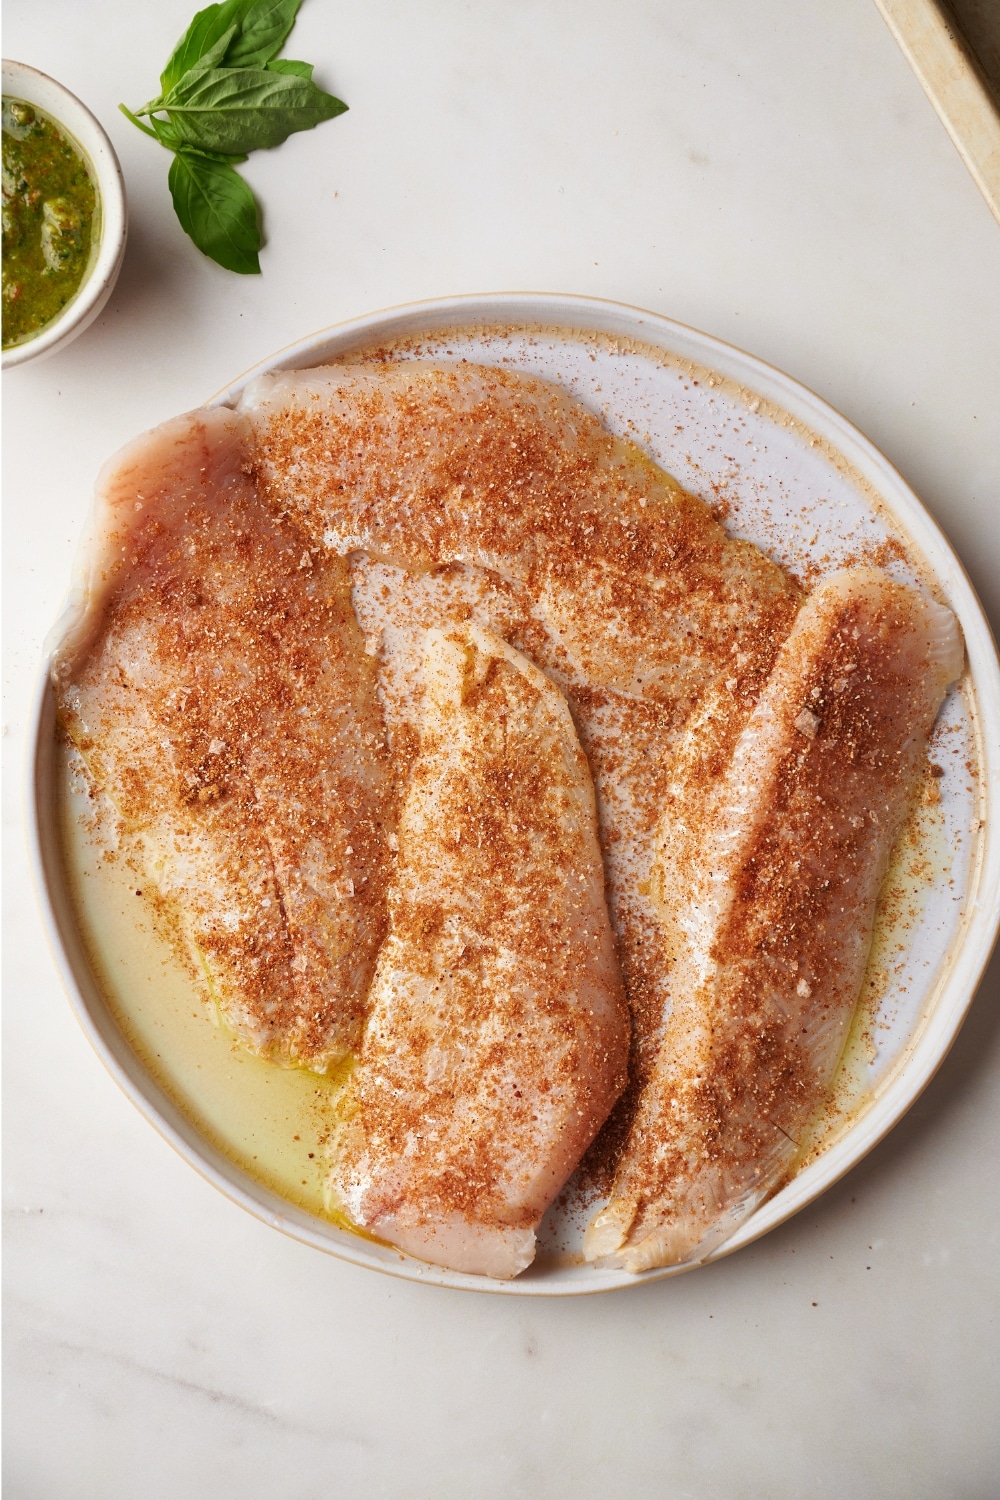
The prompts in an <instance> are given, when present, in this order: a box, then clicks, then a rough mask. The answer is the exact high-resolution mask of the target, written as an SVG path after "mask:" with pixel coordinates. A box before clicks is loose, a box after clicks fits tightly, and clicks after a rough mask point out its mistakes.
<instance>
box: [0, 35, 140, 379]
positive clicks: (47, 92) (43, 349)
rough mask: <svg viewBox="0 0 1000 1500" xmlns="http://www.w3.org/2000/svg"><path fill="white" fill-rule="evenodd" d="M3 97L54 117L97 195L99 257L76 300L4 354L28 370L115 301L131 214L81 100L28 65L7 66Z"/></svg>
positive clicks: (112, 160) (109, 154)
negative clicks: (110, 300)
mask: <svg viewBox="0 0 1000 1500" xmlns="http://www.w3.org/2000/svg"><path fill="white" fill-rule="evenodd" d="M3 92H4V94H5V95H8V96H10V97H12V98H14V99H23V100H24V101H25V103H27V104H34V105H36V106H37V107H38V108H39V109H41V110H43V111H44V112H45V114H47V115H49V116H51V118H52V119H53V120H55V122H56V124H57V125H59V126H60V128H61V129H62V130H63V131H65V133H66V134H67V135H68V136H69V137H70V138H71V140H72V142H73V144H74V145H75V146H76V148H77V149H78V150H79V152H80V154H81V155H82V156H83V158H84V161H85V162H86V163H87V166H88V168H89V169H90V175H91V178H92V180H93V182H94V185H95V187H96V189H97V218H96V223H97V233H98V244H97V253H96V254H92V255H91V259H90V266H89V267H88V269H87V272H86V275H85V276H84V279H83V282H82V283H81V285H80V288H79V290H78V291H77V293H76V295H75V296H74V297H72V298H71V299H70V301H69V302H67V304H66V306H65V307H64V308H63V310H62V312H61V313H60V314H59V316H58V317H56V318H53V319H52V321H51V323H46V324H45V326H44V327H43V328H41V329H40V330H39V332H38V333H36V334H35V335H34V337H33V338H29V339H25V341H24V343H23V344H15V345H13V347H12V348H10V349H4V351H3V368H4V369H5V370H6V369H9V368H11V367H12V366H13V365H23V364H27V362H28V360H29V359H47V358H48V356H49V355H50V354H54V353H55V351H56V350H57V349H62V348H63V347H64V346H65V345H66V344H68V343H70V342H71V341H72V340H73V339H75V338H76V337H77V335H78V334H81V333H82V332H83V330H84V329H85V328H87V327H89V326H90V324H91V323H92V322H93V321H94V319H95V318H96V317H97V315H98V313H99V312H100V311H101V310H102V308H103V307H104V305H105V303H106V302H107V300H108V298H109V297H110V296H111V292H112V289H113V287H114V284H115V282H116V281H117V280H118V272H119V271H120V270H121V265H122V260H123V259H124V257H125V238H126V235H127V233H128V215H127V212H126V208H125V183H124V180H123V178H122V169H121V167H120V166H119V163H118V158H117V156H116V155H115V149H114V147H113V146H112V144H111V142H110V141H109V140H108V137H107V135H106V134H105V132H104V130H103V128H102V127H101V126H100V125H99V124H98V122H97V120H95V118H94V116H93V115H92V114H91V113H90V110H89V109H88V108H87V107H86V105H85V104H81V103H80V100H79V99H78V98H77V97H76V95H75V94H71V93H70V91H69V89H66V88H63V86H62V84H61V83H56V81H55V79H54V78H49V76H48V75H47V74H46V73H39V71H38V69H37V68H29V67H28V66H27V65H26V64H25V63H19V62H10V61H8V59H6V58H4V62H3Z"/></svg>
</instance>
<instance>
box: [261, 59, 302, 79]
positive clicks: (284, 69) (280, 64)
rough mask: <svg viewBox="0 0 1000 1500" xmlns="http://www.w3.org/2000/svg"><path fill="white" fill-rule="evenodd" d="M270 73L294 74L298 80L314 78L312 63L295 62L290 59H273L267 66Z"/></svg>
mask: <svg viewBox="0 0 1000 1500" xmlns="http://www.w3.org/2000/svg"><path fill="white" fill-rule="evenodd" d="M267 71H268V72H269V73H294V75H295V77H296V78H311V77H312V76H313V65H312V63H304V62H295V61H294V60H293V59H292V58H290V57H272V59H271V61H270V62H269V63H268V64H267Z"/></svg>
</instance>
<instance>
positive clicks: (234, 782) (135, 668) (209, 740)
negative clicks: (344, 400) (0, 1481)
mask: <svg viewBox="0 0 1000 1500" xmlns="http://www.w3.org/2000/svg"><path fill="white" fill-rule="evenodd" d="M246 437H247V433H246V426H245V423H244V422H243V421H242V419H240V418H239V417H237V416H236V415H234V414H233V413H232V412H227V411H222V410H206V411H202V412H196V413H193V414H192V415H190V416H186V417H180V418H178V419H177V420H176V421H173V422H168V423H166V424H165V425H164V426H163V427H160V428H158V429H157V430H156V431H155V432H152V433H149V434H147V435H146V436H145V437H142V438H140V439H138V440H137V441H136V442H135V443H133V444H131V445H130V446H129V447H128V448H126V449H125V450H124V451H123V452H122V453H121V454H119V455H118V457H117V458H116V459H114V460H112V462H111V464H110V465H109V466H108V467H107V468H106V469H105V471H104V473H103V475H102V476H101V479H100V481H99V485H98V497H97V509H96V514H95V522H94V526H93V530H92V537H91V540H90V543H89V545H88V546H87V547H86V549H85V551H84V554H83V559H82V568H81V576H80V578H79V580H78V587H77V591H76V597H75V601H74V607H73V611H72V614H71V618H70V620H69V622H68V624H66V625H64V626H63V633H62V638H61V644H60V646H59V647H58V649H57V651H56V654H55V657H54V662H53V676H54V681H55V685H56V692H57V698H58V709H59V716H60V719H61V722H62V724H63V726H64V728H65V730H66V731H67V732H68V734H69V735H70V736H71V738H72V740H73V741H74V742H75V744H76V745H77V746H78V748H79V749H80V751H81V752H82V754H83V756H84V759H85V761H86V764H87V766H88V767H89V770H90V773H91V775H92V777H93V779H94V781H95V782H96V783H97V785H98V787H99V788H100V789H101V790H102V791H103V792H104V793H105V794H106V796H107V797H108V798H109V799H110V800H111V802H112V803H113V804H114V806H115V807H116V808H117V810H118V813H119V815H120V817H121V819H122V822H123V824H124V826H125V828H126V830H127V831H128V834H129V848H130V849H131V850H132V854H131V856H130V857H131V858H132V860H133V863H134V865H135V868H136V870H137V873H138V875H139V876H140V877H141V885H139V883H138V881H137V888H138V889H141V890H143V892H144V893H145V895H146V896H147V898H148V899H151V900H153V901H154V902H155V904H156V905H157V906H158V907H159V911H160V917H161V920H162V922H163V923H164V924H165V925H166V926H167V927H168V928H169V930H170V931H171V932H172V933H173V935H174V936H175V938H177V940H178V941H179V944H180V946H181V947H182V948H183V949H184V950H186V952H187V953H188V955H189V956H190V958H191V960H192V963H193V966H194V968H195V970H196V972H197V973H198V975H199V977H200V978H201V979H202V981H203V983H204V984H205V985H206V986H207V988H208V991H209V993H210V995H211V997H212V999H213V1000H214V1001H215V1003H216V1005H217V1007H218V1010H219V1012H220V1013H221V1015H222V1016H223V1017H224V1018H225V1020H226V1021H227V1022H228V1023H229V1024H230V1025H231V1026H232V1027H233V1029H234V1030H235V1031H236V1032H237V1033H238V1035H239V1036H240V1038H241V1039H242V1040H243V1041H244V1042H245V1043H246V1044H247V1045H248V1046H250V1047H252V1048H253V1049H254V1050H255V1051H258V1052H260V1053H262V1054H264V1055H266V1056H268V1057H271V1058H273V1059H275V1060H276V1061H280V1062H284V1063H296V1064H304V1065H306V1066H308V1067H310V1068H314V1069H317V1070H320V1071H322V1070H324V1069H327V1068H328V1067H330V1066H331V1065H332V1064H334V1063H336V1062H337V1061H338V1060H339V1059H341V1058H342V1057H343V1056H344V1055H345V1054H346V1053H348V1052H351V1051H353V1050H354V1049H355V1048H356V1047H357V1046H358V1044H359V1042H360V1038H361V1033H362V1028H363V1024H364V1017H365V1014H366V1002H367V992H368V986H369V983H370V980H371V975H372V972H373V969H374V965H375V957H376V954H377V952H378V948H379V945H380V943H381V941H382V938H383V936H384V933H385V931H386V926H387V914H386V909H385V889H386V886H387V883H388V878H389V869H390V865H391V854H390V851H389V849H388V845H387V837H388V835H389V834H391V831H392V825H393V819H394V791H393V782H392V778H391V776H390V774H389V766H388V759H387V754H386V749H385V744H384V731H383V725H382V717H381V711H380V709H379V707H378V703H377V699H376V695H375V675H374V674H375V668H374V663H373V662H372V660H371V658H370V657H368V656H367V655H366V654H365V651H364V641H363V637H362V635H361V632H360V631H359V629H358V626H357V622H356V620H355V617H354V613H353V610H352V608H351V603H350V591H349V579H348V565H347V563H346V561H345V560H344V559H342V558H340V557H337V556H336V555H335V554H332V553H330V552H328V551H326V550H325V549H322V548H320V549H316V548H314V547H311V546H310V544H309V542H308V539H307V538H305V537H304V536H303V535H302V533H301V532H300V531H299V530H298V528H297V527H296V526H295V525H294V524H293V523H291V522H290V521H288V520H287V518H281V517H278V516H276V515H275V514H274V513H273V512H272V511H271V510H269V509H268V508H266V507H265V506H264V505H262V504H261V502H260V500H259V498H258V496H257V493H256V490H255V487H254V485H253V483H252V481H251V479H250V478H249V477H248V474H247V472H246V471H247V467H248V465H247V454H246V449H245V440H246Z"/></svg>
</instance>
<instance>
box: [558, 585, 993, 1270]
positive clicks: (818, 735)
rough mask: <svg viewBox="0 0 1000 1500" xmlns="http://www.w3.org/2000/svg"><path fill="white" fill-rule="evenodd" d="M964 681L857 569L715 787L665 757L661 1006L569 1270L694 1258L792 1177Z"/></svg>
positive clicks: (784, 661)
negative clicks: (939, 738) (947, 714)
mask: <svg viewBox="0 0 1000 1500" xmlns="http://www.w3.org/2000/svg"><path fill="white" fill-rule="evenodd" d="M962 661H963V648H962V641H961V637H960V634H959V630H958V627H957V625H956V622H955V619H954V617H953V615H952V614H951V612H950V611H949V610H947V609H945V608H944V607H942V606H941V605H938V604H935V603H933V602H932V601H930V600H929V599H927V598H926V597H925V596H924V595H922V594H921V593H919V592H917V590H916V589H914V588H910V587H907V586H905V585H903V584H899V583H895V582H893V581H892V580H891V579H889V577H888V576H887V575H886V574H884V573H881V572H879V571H877V570H874V569H863V568H862V569H854V570H849V571H844V572H841V573H835V574H832V575H831V576H830V577H829V578H827V579H826V580H825V581H824V582H823V583H822V584H821V585H820V586H819V587H818V588H817V589H816V590H815V592H814V593H813V594H812V595H811V596H810V598H809V600H808V601H807V603H806V604H805V606H804V607H803V609H802V611H801V613H800V614H799V616H798V619H797V621H796V623H795V626H794V628H793V630H792V631H791V633H790V635H789V637H788V639H787V640H786V642H785V644H784V646H783V647H782V650H781V652H780V654H779V656H778V660H777V663H776V665H775V668H774V671H773V673H772V675H771V677H770V679H769V681H768V683H767V686H766V687H765V689H764V691H763V693H762V695H761V697H760V700H759V701H758V703H757V705H756V707H755V709H754V711H753V713H752V714H751V716H750V719H749V722H748V724H747V726H746V728H745V730H744V731H743V733H742V735H741V736H740V739H739V741H738V743H737V745H736V749H735V753H734V755H733V757H732V761H731V764H730V766H729V768H728V770H727V771H726V773H725V775H724V776H723V778H722V779H721V781H715V780H714V779H712V778H708V779H705V778H699V775H698V774H697V773H698V767H699V764H700V761H699V753H698V751H697V749H696V748H695V749H693V750H692V753H691V755H690V756H689V757H688V760H687V763H686V764H685V763H684V757H683V756H680V757H679V758H678V768H677V777H678V781H677V786H676V788H675V801H674V805H673V806H669V805H668V807H667V808H666V810H665V820H664V827H663V831H662V845H661V855H660V860H659V865H658V869H657V872H656V879H655V882H654V892H655V894H656V895H657V897H658V900H659V902H660V906H661V913H662V919H663V924H664V931H665V935H666V939H667V942H668V944H669V946H670V947H671V949H672V951H673V954H674V968H673V971H672V974H671V979H670V989H671V993H672V997H673V998H672V1008H671V1010H670V1012H669V1015H668V1016H667V1017H666V1021H665V1029H664V1032H663V1037H662V1042H661V1044H660V1047H659V1054H658V1059H657V1063H656V1068H655V1071H654V1074H653V1076H652V1078H651V1079H650V1080H649V1081H648V1082H647V1084H646V1086H645V1088H644V1090H643V1093H642V1096H641V1099H640V1101H639V1108H638V1112H637V1115H636V1117H635V1119H634V1122H633V1124H632V1127H631V1132H630V1134H629V1137H628V1140H627V1142H626V1145H625V1150H624V1154H623V1156H622V1159H621V1162H620V1165H619V1168H618V1171H617V1175H616V1179H615V1183H614V1188H613V1191H612V1194H611V1198H610V1202H609V1203H608V1206H607V1207H606V1208H605V1209H603V1210H602V1211H601V1212H600V1213H599V1214H598V1215H597V1216H596V1218H595V1219H594V1221H593V1223H592V1224H591V1226H590V1228H589V1230H588V1233H587V1238H586V1241H585V1253H586V1254H587V1255H588V1257H589V1258H591V1259H600V1258H605V1257H606V1258H607V1259H608V1261H609V1262H610V1263H612V1264H621V1265H624V1266H625V1267H627V1268H628V1269H629V1270H631V1271H642V1270H646V1269H648V1268H650V1267H653V1266H661V1265H670V1264H675V1263H679V1262H684V1261H688V1260H699V1259H702V1258H704V1256H706V1255H707V1254H708V1253H709V1252H710V1251H711V1250H712V1249H714V1248H715V1246H716V1245H718V1244H720V1243H722V1242H723V1241H724V1240H726V1239H728V1238H729V1236H730V1235H731V1234H732V1233H733V1231H734V1230H735V1229H736V1227H737V1225H738V1224H739V1223H740V1222H741V1221H742V1220H743V1219H744V1218H745V1217H746V1216H747V1215H748V1214H750V1213H751V1212H752V1211H753V1209H754V1208H755V1207H756V1206H757V1205H758V1204H759V1203H760V1202H761V1201H762V1200H763V1199H764V1198H765V1197H766V1196H767V1195H768V1194H769V1193H770V1192H771V1191H772V1190H773V1189H774V1187H775V1186H776V1185H777V1184H778V1183H779V1181H780V1179H781V1178H782V1177H783V1176H784V1175H785V1173H786V1172H787V1171H788V1169H789V1167H790V1166H791V1165H792V1163H793V1160H794V1158H795V1155H796V1152H797V1149H798V1143H799V1141H800V1139H801V1138H802V1134H803V1131H804V1129H805V1127H806V1126H807V1124H808V1123H809V1121H810V1119H811V1117H813V1116H814V1114H815V1112H816V1111H817V1110H818V1109H819V1108H820V1107H821V1105H822V1104H823V1102H824V1099H825V1097H826V1096H827V1092H828V1090H829V1087H830V1084H831V1081H832V1078H833V1074H834V1070H835V1068H836V1065H837V1062H838V1059H839V1057H840V1055H841V1052H842V1049H843V1045H844V1041H845V1038H846V1035H847V1031H848V1028H849V1025H850V1022H851V1018H852V1015H853V1012H854V1008H855V1005H856V1003H857V999H858V994H859V990H860V987H861V982H862V978H863V974H864V968H865V963H866V960H867V955H868V950H869V946H870V941H871V933H872V925H873V921H874V916H875V908H876V902H877V897H878V893H879V888H880V886H881V885H882V882H883V879H884V877H885V874H886V870H887V867H888V863H889V858H890V855H891V852H892V848H893V845H894V843H895V841H896V838H897V835H898V834H899V831H900V829H901V827H902V824H903V821H904V819H905V816H906V813H907V811H908V809H909V807H910V805H911V801H912V797H913V794H914V791H915V787H916V784H917V781H918V778H919V776H920V774H921V768H922V762H923V757H924V753H925V749H926V744H927V736H928V734H929V732H930V730H931V727H932V725H933V723H934V719H935V716H936V714H937V712H938V709H939V707H940V704H941V702H942V699H943V697H944V694H945V691H946V689H947V687H948V686H949V684H950V683H952V682H953V681H955V679H956V678H957V677H958V676H959V674H960V672H961V669H962ZM692 732H693V738H694V740H695V743H696V744H697V738H698V732H699V731H698V727H697V725H694V726H692Z"/></svg>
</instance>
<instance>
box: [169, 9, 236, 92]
mask: <svg viewBox="0 0 1000 1500" xmlns="http://www.w3.org/2000/svg"><path fill="white" fill-rule="evenodd" d="M253 4H254V0H224V3H223V4H221V5H209V6H208V7H207V8H206V9H205V10H200V11H199V12H198V14H197V15H196V16H195V18H194V20H193V21H192V22H191V25H190V26H189V27H188V29H187V31H185V33H184V35H183V36H182V37H181V39H180V41H179V42H178V43H177V46H176V47H175V48H174V50H173V52H172V53H171V54H170V58H169V60H168V62H167V66H166V67H165V68H164V70H163V72H162V73H161V74H160V89H161V97H162V96H163V95H164V94H169V92H170V90H171V89H172V88H174V86H175V85H176V84H178V83H180V81H181V79H182V78H183V77H184V74H185V73H187V72H189V71H190V69H191V68H193V67H195V66H196V65H197V64H198V63H199V62H200V61H201V59H202V58H203V57H204V56H205V53H206V52H208V51H209V50H210V49H212V48H214V47H215V45H216V44H217V42H218V41H219V38H220V37H222V36H224V35H225V34H226V32H227V31H228V30H229V28H230V26H233V25H237V26H238V23H239V22H240V20H241V18H242V13H243V11H245V10H249V9H250V8H251V6H252V5H253Z"/></svg>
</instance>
